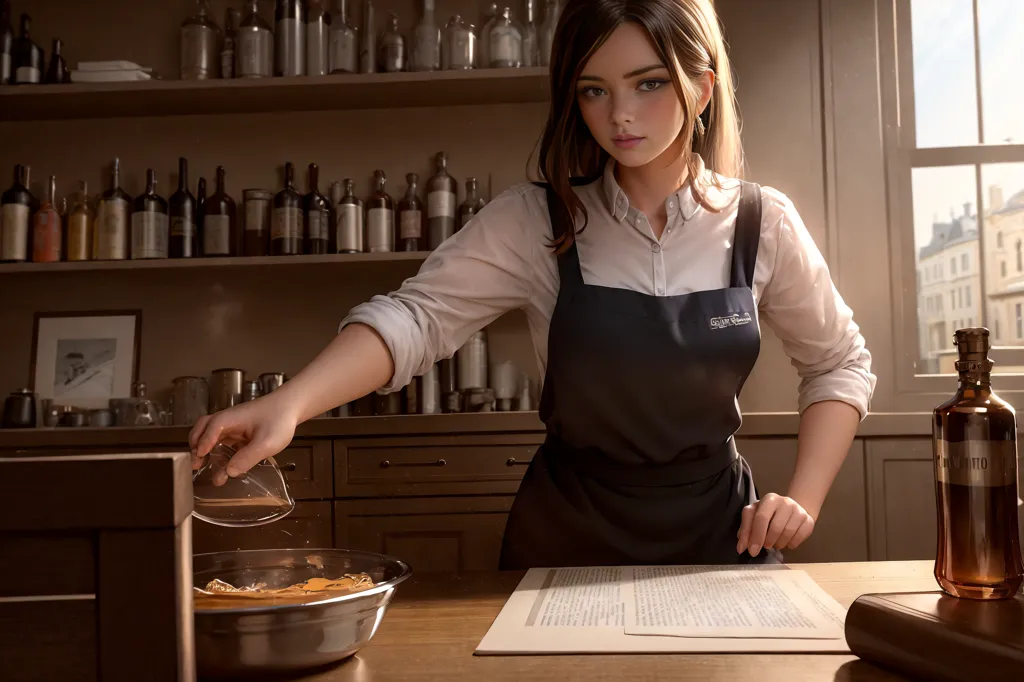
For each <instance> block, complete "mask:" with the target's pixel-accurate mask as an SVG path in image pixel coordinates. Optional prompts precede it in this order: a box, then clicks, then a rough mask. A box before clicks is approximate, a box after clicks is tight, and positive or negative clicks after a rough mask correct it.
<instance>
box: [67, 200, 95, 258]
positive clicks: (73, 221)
mask: <svg viewBox="0 0 1024 682" xmlns="http://www.w3.org/2000/svg"><path fill="white" fill-rule="evenodd" d="M92 229H93V226H92V221H91V220H90V219H89V214H88V213H86V212H84V211H81V212H79V211H76V212H73V213H72V214H71V215H70V216H68V260H76V261H77V260H89V259H90V258H91V257H92Z"/></svg>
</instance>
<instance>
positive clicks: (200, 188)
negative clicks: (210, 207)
mask: <svg viewBox="0 0 1024 682" xmlns="http://www.w3.org/2000/svg"><path fill="white" fill-rule="evenodd" d="M205 213H206V178H204V177H200V178H199V183H198V184H197V185H196V240H197V241H198V242H199V251H198V252H197V253H196V255H197V256H201V255H202V254H203V248H202V247H203V216H204V215H205Z"/></svg>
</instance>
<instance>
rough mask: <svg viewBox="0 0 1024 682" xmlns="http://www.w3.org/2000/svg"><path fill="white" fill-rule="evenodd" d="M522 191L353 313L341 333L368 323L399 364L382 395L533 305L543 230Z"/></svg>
mask: <svg viewBox="0 0 1024 682" xmlns="http://www.w3.org/2000/svg"><path fill="white" fill-rule="evenodd" d="M528 191H530V190H529V186H528V185H527V186H518V187H513V188H511V189H508V190H506V191H505V192H503V193H501V194H500V195H498V196H497V197H495V199H494V200H493V201H491V202H490V203H489V204H487V205H486V206H485V207H484V208H483V209H482V210H481V211H480V212H479V213H478V214H477V215H476V216H475V217H474V218H473V219H472V220H470V221H469V222H468V223H467V224H466V225H465V227H463V228H462V229H461V230H460V231H459V232H457V233H456V234H455V235H454V236H453V237H451V238H449V239H447V240H446V241H445V242H444V243H443V244H441V246H440V247H438V248H437V249H435V250H434V251H433V252H432V253H431V254H430V255H429V256H428V257H427V259H426V260H425V261H424V263H423V265H422V267H421V268H420V270H419V272H418V273H417V274H416V275H415V276H413V277H411V278H409V279H407V280H406V281H405V282H403V283H402V286H401V287H400V288H399V289H398V290H397V291H394V292H391V293H389V294H387V295H379V296H374V297H373V298H371V299H370V300H369V301H368V302H366V303H362V304H360V305H357V306H356V307H354V308H353V309H352V310H351V311H349V314H348V315H347V316H346V317H345V319H344V320H342V322H341V325H340V326H339V332H340V331H341V329H343V328H344V327H345V326H346V325H349V324H352V323H362V324H366V325H368V326H370V327H372V328H373V329H375V330H376V331H377V333H378V334H380V335H381V337H382V338H383V339H384V342H385V343H386V344H387V346H388V349H389V350H390V351H391V356H392V358H393V359H394V363H395V372H394V375H393V376H392V378H391V381H390V382H388V384H387V385H386V386H384V387H383V388H382V389H381V391H384V392H392V391H396V390H399V389H401V388H402V387H403V386H406V385H407V384H408V383H409V382H410V381H411V380H412V379H413V378H414V377H416V376H420V375H422V374H424V373H425V372H426V371H427V370H428V369H430V366H431V365H432V364H433V363H435V362H437V361H438V360H442V359H445V358H449V357H451V356H452V355H454V354H455V351H456V350H458V349H459V348H460V347H461V346H462V345H463V344H464V343H465V342H466V340H467V339H468V338H469V337H470V336H471V335H472V334H474V333H475V332H476V331H478V330H479V329H481V328H483V327H485V326H486V325H488V324H490V323H491V322H493V321H494V320H495V319H497V318H498V317H500V316H501V315H502V314H503V313H505V312H507V311H509V310H513V309H515V308H519V307H522V306H524V305H525V304H526V303H527V302H528V301H529V300H530V294H531V288H532V284H531V282H532V278H531V267H532V263H533V256H534V249H535V248H536V245H535V244H534V243H533V242H534V241H536V240H535V239H534V238H533V233H534V232H539V231H538V230H536V229H531V228H533V226H532V225H531V222H530V221H535V220H536V219H537V217H536V216H534V215H532V213H531V210H530V209H529V208H528V205H527V202H526V200H525V197H524V193H525V192H528Z"/></svg>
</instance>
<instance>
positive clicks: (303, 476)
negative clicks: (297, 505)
mask: <svg viewBox="0 0 1024 682" xmlns="http://www.w3.org/2000/svg"><path fill="white" fill-rule="evenodd" d="M274 459H276V460H277V464H278V466H280V467H281V471H283V472H284V478H285V480H286V481H287V482H288V488H289V489H290V490H291V491H292V497H294V498H295V499H296V500H327V499H330V498H332V497H334V461H333V459H332V457H331V441H329V440H309V441H306V440H295V441H292V444H291V445H289V446H288V447H287V448H285V449H284V451H282V452H281V454H279V455H277V457H275V458H274Z"/></svg>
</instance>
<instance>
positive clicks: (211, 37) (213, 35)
mask: <svg viewBox="0 0 1024 682" xmlns="http://www.w3.org/2000/svg"><path fill="white" fill-rule="evenodd" d="M180 42H181V78H182V80H206V79H208V78H216V77H217V67H218V63H219V62H220V49H219V45H218V43H219V42H220V27H218V26H217V23H216V22H215V21H214V20H213V18H212V12H211V11H210V2H209V0H196V13H195V14H193V15H192V16H190V17H189V18H187V19H185V21H183V22H181V31H180Z"/></svg>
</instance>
